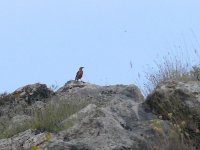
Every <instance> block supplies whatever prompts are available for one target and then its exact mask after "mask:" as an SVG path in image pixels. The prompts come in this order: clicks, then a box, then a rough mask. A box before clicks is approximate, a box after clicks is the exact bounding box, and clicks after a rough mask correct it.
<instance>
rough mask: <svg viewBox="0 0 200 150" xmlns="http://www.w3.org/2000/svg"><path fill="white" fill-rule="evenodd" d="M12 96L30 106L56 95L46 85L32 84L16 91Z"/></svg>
mask: <svg viewBox="0 0 200 150" xmlns="http://www.w3.org/2000/svg"><path fill="white" fill-rule="evenodd" d="M12 95H13V96H14V97H15V99H16V100H25V101H26V102H27V103H28V104H32V103H34V102H35V101H41V100H44V99H46V98H48V97H51V96H52V95H54V92H53V91H52V90H50V89H49V88H47V86H46V85H45V84H40V83H36V84H30V85H26V86H24V87H21V88H19V89H17V90H15V91H14V92H13V93H12Z"/></svg>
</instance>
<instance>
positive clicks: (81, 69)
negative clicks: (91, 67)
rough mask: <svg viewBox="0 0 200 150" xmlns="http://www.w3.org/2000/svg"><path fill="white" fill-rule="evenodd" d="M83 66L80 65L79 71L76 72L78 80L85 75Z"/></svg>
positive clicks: (76, 79)
mask: <svg viewBox="0 0 200 150" xmlns="http://www.w3.org/2000/svg"><path fill="white" fill-rule="evenodd" d="M83 68H84V67H80V68H79V70H78V72H77V73H76V77H75V81H78V80H79V79H81V78H82V76H83Z"/></svg>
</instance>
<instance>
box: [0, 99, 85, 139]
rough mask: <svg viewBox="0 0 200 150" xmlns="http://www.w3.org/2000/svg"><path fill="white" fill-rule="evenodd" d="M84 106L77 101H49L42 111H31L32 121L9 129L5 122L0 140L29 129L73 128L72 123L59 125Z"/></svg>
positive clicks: (56, 129)
mask: <svg viewBox="0 0 200 150" xmlns="http://www.w3.org/2000/svg"><path fill="white" fill-rule="evenodd" d="M85 106H86V103H83V102H79V103H78V102H77V101H68V100H66V99H65V100H57V101H50V102H49V103H47V105H46V107H45V108H44V109H37V110H34V111H33V115H32V117H33V120H32V121H27V122H24V123H23V124H19V125H13V126H10V127H9V122H7V125H4V128H2V131H1V134H0V139H2V138H9V137H12V136H13V135H16V134H17V133H20V132H23V131H25V130H27V129H30V128H32V129H37V130H41V131H49V132H56V131H59V130H62V129H66V128H69V127H71V126H73V122H72V121H69V122H65V124H64V125H61V122H62V121H63V120H65V119H67V118H68V117H69V116H71V115H72V114H74V113H76V112H78V111H79V110H80V109H82V108H83V107H85Z"/></svg>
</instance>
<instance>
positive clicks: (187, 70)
mask: <svg viewBox="0 0 200 150" xmlns="http://www.w3.org/2000/svg"><path fill="white" fill-rule="evenodd" d="M194 55H196V56H197V58H198V59H199V55H198V52H197V51H196V50H195V51H194ZM185 57H189V56H185ZM185 57H183V56H182V55H180V56H179V55H178V56H173V55H171V54H170V53H168V55H167V56H164V57H163V58H162V59H161V60H157V61H155V65H156V68H153V69H152V70H153V72H151V73H150V72H145V77H146V79H147V82H146V83H144V89H143V90H144V91H143V92H144V94H145V95H146V96H147V95H148V94H149V93H151V92H152V91H153V90H154V89H155V88H156V87H157V86H158V85H159V84H160V83H163V82H165V81H168V80H175V81H197V80H199V79H200V66H199V65H198V64H193V63H192V62H190V61H189V60H190V59H189V58H185Z"/></svg>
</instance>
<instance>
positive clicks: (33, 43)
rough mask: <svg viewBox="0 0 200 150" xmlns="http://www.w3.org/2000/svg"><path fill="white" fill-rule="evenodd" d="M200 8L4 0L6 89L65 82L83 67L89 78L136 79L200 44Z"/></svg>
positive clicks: (152, 2)
mask: <svg viewBox="0 0 200 150" xmlns="http://www.w3.org/2000/svg"><path fill="white" fill-rule="evenodd" d="M199 8H200V1H199V0H1V1H0V68H1V70H0V92H4V91H8V92H12V91H13V90H15V89H16V88H19V87H21V86H24V85H26V84H29V83H36V82H40V83H45V84H47V85H49V86H50V85H52V84H58V85H59V86H62V85H63V84H64V83H65V82H67V81H68V80H71V79H74V77H75V74H76V72H77V70H78V68H79V67H80V66H84V67H85V69H84V71H85V72H84V76H83V80H84V81H86V82H91V83H95V84H100V85H109V84H117V83H120V84H133V83H134V81H135V80H136V78H137V75H138V73H140V74H142V72H143V71H144V68H145V66H146V65H150V66H151V65H153V64H154V61H155V59H157V57H158V56H161V57H162V56H163V55H166V53H167V52H168V51H171V50H173V49H174V48H175V47H176V46H180V45H181V46H182V47H183V48H185V49H186V50H187V51H189V52H188V53H190V50H191V49H190V48H193V47H194V46H197V47H199V46H198V42H197V40H198V39H199V38H200V9H199ZM188 43H189V44H188ZM175 49H176V48H175ZM130 63H131V64H132V68H131V65H130Z"/></svg>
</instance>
